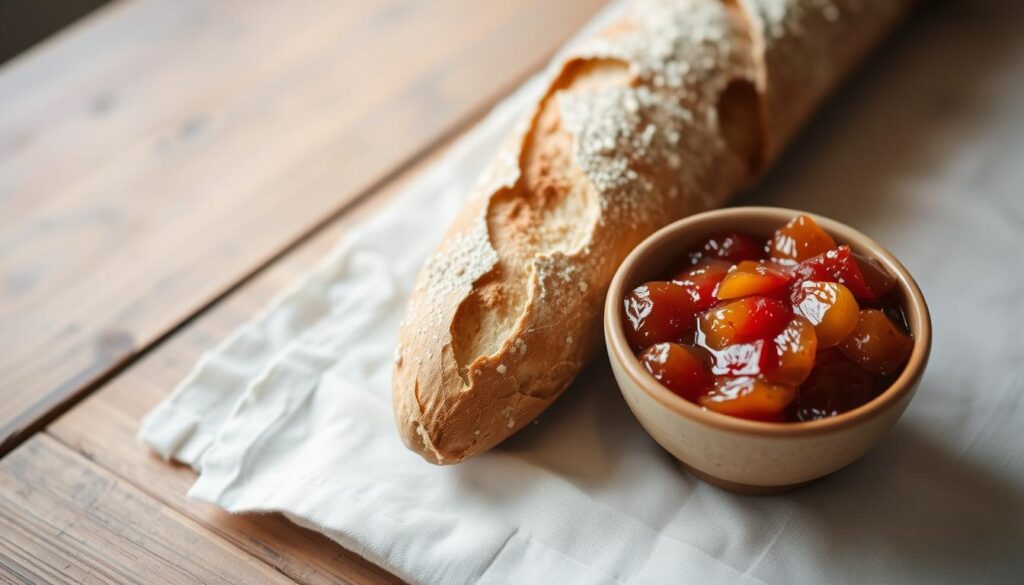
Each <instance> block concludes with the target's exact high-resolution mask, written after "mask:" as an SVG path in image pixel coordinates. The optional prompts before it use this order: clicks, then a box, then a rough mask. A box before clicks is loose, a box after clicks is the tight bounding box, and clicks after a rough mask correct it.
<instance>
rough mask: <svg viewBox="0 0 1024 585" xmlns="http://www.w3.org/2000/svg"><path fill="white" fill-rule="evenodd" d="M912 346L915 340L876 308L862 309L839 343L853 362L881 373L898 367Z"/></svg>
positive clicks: (890, 372) (872, 371)
mask: <svg viewBox="0 0 1024 585" xmlns="http://www.w3.org/2000/svg"><path fill="white" fill-rule="evenodd" d="M913 348H914V340H913V339H912V338H911V337H910V336H908V335H906V334H905V333H903V332H902V331H900V330H899V328H898V327H896V325H894V324H893V322H892V321H890V320H889V318H888V317H886V316H885V313H883V312H882V311H879V310H877V309H864V310H863V311H861V312H860V314H859V315H858V317H857V324H856V326H855V327H854V328H853V331H852V332H851V333H850V335H849V336H848V337H847V338H846V339H845V340H843V342H842V343H841V344H839V350H840V351H842V352H843V353H844V354H846V356H847V357H849V358H850V359H851V360H853V362H855V363H856V364H857V365H859V366H860V367H862V368H864V369H865V370H868V371H869V372H871V373H873V374H878V375H880V376H888V375H889V374H892V373H894V372H896V371H897V370H899V369H900V368H901V367H902V366H903V364H905V363H906V361H907V358H908V357H910V351H911V350H912V349H913Z"/></svg>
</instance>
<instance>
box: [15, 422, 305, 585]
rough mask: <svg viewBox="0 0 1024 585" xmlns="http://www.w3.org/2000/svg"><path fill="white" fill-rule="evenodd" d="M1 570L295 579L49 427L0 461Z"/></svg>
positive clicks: (65, 578) (100, 579)
mask: <svg viewBox="0 0 1024 585" xmlns="http://www.w3.org/2000/svg"><path fill="white" fill-rule="evenodd" d="M0 526H3V530H0V576H2V577H0V578H2V579H4V580H7V581H10V582H13V583H86V582H88V583H115V584H122V583H141V584H146V585H155V584H170V583H210V584H214V583H221V584H224V585H235V584H238V583H291V582H292V581H291V580H290V579H288V578H287V577H285V576H284V575H282V574H280V573H278V572H277V571H275V570H274V569H272V568H271V567H269V566H268V565H266V564H264V563H263V562H261V561H259V560H257V559H255V558H253V557H251V556H249V555H247V554H245V553H243V552H242V551H240V550H238V549H237V548H235V547H233V546H232V545H230V544H228V543H227V542H225V541H223V540H222V539H220V538H217V537H216V536H214V535H213V534H211V533H209V532H208V531H206V530H205V529H203V528H201V527H200V526H198V525H197V524H196V523H195V522H193V521H191V520H188V519H186V518H185V517H183V516H182V515H181V514H178V513H177V512H175V511H173V510H171V509H169V508H167V507H166V506H163V505H161V504H160V503H158V502H157V501H155V500H154V499H152V498H151V497H149V496H147V495H145V494H143V493H142V492H140V491H139V490H137V489H136V488H134V487H132V486H130V485H128V484H126V483H125V482H124V481H123V480H120V479H118V478H117V477H115V476H114V475H112V474H110V473H109V472H107V471H104V470H102V469H100V468H99V467H98V466H96V465H95V464H92V463H90V462H89V461H88V460H86V459H85V458H83V457H81V456H80V455H78V454H77V453H74V452H73V451H71V450H69V449H68V448H67V447H64V446H63V445H60V444H59V443H57V442H56V441H54V440H53V439H51V438H49V437H47V436H46V435H37V436H36V437H34V438H33V439H32V440H30V441H28V442H26V443H25V444H24V445H22V446H21V447H20V448H18V449H17V450H15V451H13V452H12V453H11V454H10V455H9V456H7V457H5V458H4V459H3V460H2V461H0Z"/></svg>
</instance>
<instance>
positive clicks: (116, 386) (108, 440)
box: [47, 148, 446, 584]
mask: <svg viewBox="0 0 1024 585" xmlns="http://www.w3.org/2000/svg"><path fill="white" fill-rule="evenodd" d="M445 150H446V148H438V149H436V150H435V151H434V152H433V153H432V154H431V155H430V156H429V157H428V158H427V159H425V160H423V161H421V162H420V163H418V164H417V165H416V166H414V167H413V168H412V169H410V170H409V171H407V172H406V173H404V174H403V175H402V176H400V177H399V178H397V179H396V180H394V181H392V182H391V183H389V185H388V186H387V187H386V188H383V189H381V190H379V191H377V192H375V193H374V195H373V196H372V197H370V198H368V199H367V200H364V201H362V202H360V203H359V204H358V205H356V206H355V207H354V208H353V209H351V210H350V211H349V212H348V213H346V214H345V215H344V216H343V217H342V218H339V219H337V220H335V221H333V222H331V223H330V224H328V225H327V226H326V227H325V228H324V229H323V230H321V231H319V232H318V233H317V234H316V235H315V236H314V237H312V238H310V239H309V240H308V241H306V242H303V244H302V245H300V246H298V247H296V248H295V249H294V250H292V251H291V252H289V253H288V254H287V255H286V256H284V257H283V258H281V259H280V260H279V261H277V262H275V263H274V264H272V265H271V266H269V267H268V268H267V269H266V270H264V271H262V272H260V273H259V274H257V275H256V276H255V277H254V278H252V279H251V280H249V281H248V282H246V283H245V284H244V286H242V287H240V288H239V289H238V290H236V291H235V292H234V293H233V294H231V295H230V296H228V297H227V298H225V299H224V300H223V301H221V302H219V303H217V304H216V305H214V306H213V307H211V308H210V309H209V310H207V311H205V312H204V313H203V314H202V315H200V316H199V317H198V318H196V319H195V320H194V321H193V322H191V323H189V324H188V325H187V326H186V327H184V328H182V329H181V330H180V331H178V332H177V333H176V334H175V335H174V336H173V337H172V338H171V339H169V340H167V341H166V342H164V343H162V344H160V345H159V346H158V347H156V348H154V349H153V350H152V351H150V352H149V353H147V354H146V355H145V356H143V357H142V358H141V359H140V360H139V361H138V362H136V363H135V364H133V365H132V366H131V367H129V368H128V369H126V370H125V371H124V372H122V373H121V374H119V375H118V376H117V377H116V378H114V379H113V380H111V381H110V382H109V383H107V384H106V385H105V386H104V387H103V388H102V389H100V390H99V391H97V392H96V393H94V394H93V395H92V396H90V397H88V398H86V399H85V400H83V401H82V402H81V403H79V404H78V405H76V406H75V407H74V408H72V409H70V410H69V411H68V412H66V413H65V414H64V415H62V416H61V417H60V418H58V419H57V420H56V421H54V422H53V423H52V424H51V425H50V426H49V427H48V428H47V432H48V433H49V434H50V435H52V436H53V437H55V438H57V439H58V440H59V441H61V442H62V443H64V444H66V445H68V446H69V447H71V448H73V449H75V450H76V451H78V452H80V453H81V454H83V455H84V456H85V457H87V458H89V459H90V460H91V461H94V462H95V463H97V464H98V465H100V466H102V467H104V468H106V469H108V470H110V471H111V472H113V473H114V474H116V475H117V476H118V477H122V478H125V479H126V480H127V481H128V482H130V483H132V484H134V485H136V486H139V488H140V489H142V490H143V491H145V492H146V493H148V494H150V495H152V496H153V497H155V498H157V499H158V500H160V501H161V502H164V503H165V504H166V505H168V506H170V507H172V508H174V509H175V510H178V511H179V512H181V513H182V514H184V515H186V516H188V517H189V518H191V519H193V520H195V521H196V522H198V523H200V524H201V525H203V526H204V527H206V528H208V529H209V530H210V531H212V532H214V533H216V534H218V535H219V536H221V537H223V538H224V539H226V540H227V541H229V542H232V543H233V544H235V545H236V546H238V547H239V548H241V549H243V550H245V551H247V552H248V553H250V554H252V555H253V556H255V557H258V558H260V559H262V560H263V561H264V562H266V563H268V564H270V565H272V566H274V567H275V568H277V569H278V570H280V571H281V572H282V573H284V574H285V575H288V576H289V577H291V578H292V579H294V580H296V581H298V582H300V583H314V584H321V583H323V584H326V583H336V582H338V581H344V582H351V583H366V584H377V583H395V582H398V581H397V579H395V577H393V576H391V575H389V574H387V573H386V572H384V571H383V570H381V569H379V568H378V567H375V566H373V565H372V564H370V563H369V562H367V561H366V560H364V559H362V558H360V557H359V556H357V555H355V554H354V553H351V552H349V551H347V550H345V549H343V548H342V547H341V546H339V545H338V544H336V543H334V542H332V541H330V540H329V539H327V538H326V537H324V536H322V535H320V534H317V533H314V532H312V531H309V530H305V529H303V528H300V527H298V526H296V525H294V524H291V523H290V522H289V521H287V520H286V519H285V518H284V517H282V516H279V515H276V514H271V515H245V516H232V515H229V514H226V513H224V512H223V511H221V510H220V509H219V508H216V507H215V506H212V505H208V504H203V503H201V502H195V501H192V500H188V499H186V498H185V493H186V492H187V491H188V488H189V487H190V486H191V485H192V483H193V482H194V481H195V473H194V472H193V471H192V470H191V469H189V468H187V467H185V466H181V465H172V464H169V463H167V462H164V461H162V460H160V459H159V458H158V457H156V456H154V455H153V454H152V453H151V452H149V451H148V450H147V449H146V448H145V446H143V445H141V444H140V443H139V442H138V441H137V440H136V438H135V435H136V433H137V432H138V428H139V421H140V419H141V418H142V416H143V415H144V414H145V413H146V412H148V411H149V410H150V409H151V408H153V407H154V406H155V405H156V404H157V403H158V402H159V401H160V400H162V399H163V398H164V397H166V396H167V394H168V393H169V392H170V391H171V389H172V388H173V386H174V385H175V384H177V383H178V382H179V381H180V380H181V379H182V378H183V377H184V376H185V374H186V373H187V372H188V371H189V370H190V369H191V368H192V367H193V366H194V364H195V362H196V360H197V359H198V358H199V356H200V355H201V354H202V352H204V351H207V350H209V349H211V348H212V347H213V346H214V345H215V344H217V343H218V342H219V341H220V340H221V339H223V338H224V337H226V336H227V335H228V334H229V333H230V332H231V331H232V330H233V329H234V328H236V327H237V326H238V325H240V324H241V323H243V322H244V321H246V320H247V319H249V318H251V317H252V315H253V314H254V313H255V312H256V311H258V310H259V309H260V308H262V307H263V305H264V304H265V303H266V302H268V301H269V300H270V299H271V298H272V297H273V296H274V295H276V294H277V293H279V292H280V290H281V289H283V288H284V287H286V286H288V285H289V284H290V283H291V282H293V281H294V280H295V279H296V278H299V277H301V276H302V275H303V274H305V273H307V272H308V271H309V270H311V269H312V268H313V267H314V266H315V265H316V263H317V262H318V261H319V260H320V259H321V258H322V257H323V256H324V255H325V254H326V253H327V252H328V251H329V250H330V248H331V247H332V246H333V245H335V243H336V242H337V241H338V239H339V238H340V237H342V236H343V235H344V233H345V232H346V230H347V229H348V227H349V226H351V225H353V224H354V223H356V222H358V221H360V220H361V219H363V218H364V217H366V216H367V215H368V214H370V213H372V212H373V211H374V210H376V209H377V208H378V207H379V206H381V205H384V204H385V203H386V202H387V201H389V200H390V199H391V197H393V195H394V194H395V192H396V191H397V190H399V189H401V188H402V187H403V186H404V185H406V184H408V182H409V181H411V180H413V179H415V177H416V176H417V175H418V174H419V173H420V172H422V170H423V169H425V168H427V167H428V166H429V165H431V164H433V163H434V162H435V161H436V160H437V159H438V158H440V157H441V156H443V154H444V152H445Z"/></svg>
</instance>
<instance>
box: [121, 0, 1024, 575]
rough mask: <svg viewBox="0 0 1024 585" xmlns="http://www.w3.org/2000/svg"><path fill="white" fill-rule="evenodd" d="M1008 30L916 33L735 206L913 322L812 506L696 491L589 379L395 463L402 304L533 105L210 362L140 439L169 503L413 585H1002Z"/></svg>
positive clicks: (1021, 410) (1007, 464)
mask: <svg viewBox="0 0 1024 585" xmlns="http://www.w3.org/2000/svg"><path fill="white" fill-rule="evenodd" d="M1022 4H1024V3H1014V2H1003V3H1002V4H1000V3H999V2H997V1H987V2H967V1H963V2H959V3H952V2H951V3H945V4H943V5H940V6H933V7H929V8H928V9H926V10H925V11H924V13H923V14H921V15H919V16H918V17H917V18H916V19H915V20H914V21H913V22H912V23H911V24H910V25H909V26H908V27H907V28H906V29H905V30H903V31H902V33H901V35H900V37H899V38H898V39H895V40H894V41H891V42H890V43H889V44H888V45H887V46H886V47H885V48H884V51H883V52H882V53H881V55H880V56H878V57H876V58H875V59H874V61H873V63H872V64H871V65H870V66H869V67H868V70H867V72H866V73H865V74H862V75H860V78H859V79H858V80H857V81H856V82H855V83H854V84H853V85H852V86H850V87H848V88H847V89H846V91H845V93H844V95H843V96H842V97H841V98H840V99H839V100H838V101H837V102H835V103H833V104H832V105H830V106H829V108H828V109H827V111H826V112H825V113H824V115H823V116H821V117H819V119H818V120H817V121H816V122H815V123H814V124H813V125H812V127H811V130H810V131H809V132H808V134H807V135H805V136H804V137H802V139H801V140H800V142H799V143H798V144H797V145H796V150H795V152H793V153H791V154H790V155H788V156H787V157H786V159H785V160H784V161H782V163H781V165H780V167H779V168H778V169H777V170H776V171H775V172H774V173H773V174H772V175H771V176H770V177H769V179H768V180H767V181H766V182H765V183H764V184H762V185H761V186H760V187H758V188H757V189H756V190H755V191H754V192H753V193H751V194H749V195H747V196H744V197H743V198H741V199H742V203H757V204H767V205H781V206H788V207H794V208H799V209H807V210H810V211H814V212H817V213H822V214H824V215H828V216H831V217H834V218H837V219H839V220H841V221H844V222H847V223H849V224H852V225H854V226H855V227H857V228H859V229H861V230H862V231H864V232H866V233H867V234H870V235H872V236H874V237H875V238H877V239H878V240H879V241H880V242H882V243H883V244H885V245H887V246H888V247H889V248H890V249H891V250H892V251H893V252H894V253H895V254H896V255H897V256H898V257H900V258H901V259H902V260H903V261H904V263H905V264H906V265H907V267H908V268H909V269H910V270H911V272H912V273H913V274H915V275H916V277H917V279H918V281H919V284H920V285H921V288H922V289H923V291H924V293H925V295H926V297H927V298H928V301H929V303H930V306H931V309H932V313H933V319H934V328H935V342H934V352H933V354H932V359H931V363H930V365H929V367H928V371H927V374H926V376H925V378H924V381H923V383H922V385H921V388H920V390H919V393H918V395H917V397H916V398H915V399H914V401H913V403H912V404H911V405H910V408H909V409H908V411H907V413H906V415H905V416H904V417H903V419H902V420H901V421H900V422H899V423H898V424H897V426H896V428H895V429H894V431H893V432H892V433H891V434H890V435H889V436H888V437H887V438H886V439H885V440H884V441H883V443H882V444H880V445H879V446H878V447H877V448H876V449H874V450H873V451H872V452H871V453H869V454H868V455H867V456H865V457H864V458H863V459H862V460H861V461H859V462H857V463H856V464H854V465H852V466H851V467H849V468H847V469H845V470H843V471H841V472H839V473H836V474H835V475H833V476H831V477H829V478H827V479H824V480H822V481H819V482H817V483H815V484H812V485H811V486H809V487H807V488H805V489H802V490H799V491H796V492H793V493H790V494H785V495H781V496H772V497H764V498H751V497H741V496H736V495H732V494H729V493H725V492H722V491H719V490H717V489H715V488H713V487H710V486H708V485H706V484H704V483H702V482H700V481H698V480H696V479H695V478H693V477H692V476H690V475H687V474H686V473H684V472H683V471H681V469H680V468H679V467H678V466H677V465H676V464H675V463H674V461H673V460H672V459H671V458H670V457H669V456H668V455H667V454H666V453H664V452H663V451H662V450H661V449H660V448H659V447H658V446H657V445H656V444H655V443H654V442H653V441H652V440H651V439H650V438H649V437H648V435H646V434H645V433H644V431H643V430H642V429H641V428H640V426H639V425H638V424H637V422H636V421H635V419H634V418H633V416H632V414H631V413H630V412H629V411H628V409H627V407H626V405H625V403H624V402H623V400H622V398H621V396H620V395H619V393H618V390H617V388H616V386H615V384H614V381H613V380H612V378H611V375H610V372H609V370H608V368H607V365H606V360H605V358H604V357H603V356H602V357H601V358H599V359H598V360H596V363H595V364H594V365H593V366H592V367H590V368H589V369H588V370H587V371H585V372H584V373H583V374H582V375H581V376H580V378H579V379H578V381H577V382H576V383H575V384H574V385H573V387H572V388H570V389H569V390H568V391H567V393H566V394H565V395H564V396H563V397H562V398H561V399H560V400H559V401H558V402H557V403H556V404H555V406H553V407H552V408H551V409H550V410H549V411H548V412H546V413H545V414H544V415H543V416H542V417H541V418H540V419H539V420H538V422H537V424H535V425H531V426H529V427H528V428H527V429H525V430H523V431H522V432H520V433H519V434H518V435H516V436H515V437H513V438H512V439H510V440H509V441H507V442H506V443H505V444H503V445H501V446H500V447H498V448H497V449H495V450H493V451H492V452H489V453H487V454H484V455H482V456H479V457H477V458H475V459H473V460H470V461H468V462H466V463H463V464H460V465H457V466H452V467H434V466H432V465H429V464H427V463H425V462H424V461H422V460H421V459H420V458H419V457H418V456H417V455H414V454H413V453H411V452H409V451H407V450H406V449H405V448H404V447H403V446H402V444H401V442H400V440H399V438H398V435H397V433H396V430H395V426H394V422H393V420H392V414H391V404H390V388H389V382H390V380H389V378H390V367H391V360H392V352H393V347H394V342H395V335H396V328H397V323H398V320H399V319H400V317H401V313H402V309H403V305H404V300H405V297H406V295H407V294H408V292H409V289H410V287H411V284H412V282H413V278H414V276H415V274H416V272H417V270H418V269H419V267H420V265H421V263H422V262H423V260H424V259H425V257H426V255H427V254H429V253H430V252H431V250H432V249H433V248H434V246H435V244H436V242H437V241H438V240H439V238H440V235H441V233H442V231H443V230H444V229H445V227H446V226H447V224H448V221H449V219H450V218H451V217H452V216H453V214H454V213H455V211H456V210H457V209H458V208H459V206H460V204H461V200H462V198H463V197H464V196H465V194H466V193H467V191H468V188H469V186H470V184H471V183H472V182H473V181H474V180H475V179H476V176H477V175H478V173H479V172H480V170H481V169H482V167H483V166H484V165H485V164H486V163H487V161H488V160H489V159H490V158H491V155H492V153H493V152H494V150H495V149H496V147H497V144H498V142H499V140H500V139H501V137H502V136H503V135H504V134H505V132H506V131H507V130H508V129H509V127H510V125H511V124H512V123H513V122H514V120H515V119H516V118H517V116H518V114H519V113H520V111H521V110H522V109H523V108H524V107H525V104H527V103H529V102H530V101H531V100H532V99H534V97H535V96H536V94H537V93H538V92H539V91H540V88H541V82H540V81H539V80H534V81H531V82H530V83H528V84H527V85H526V86H525V87H524V88H522V89H521V90H520V91H519V92H517V93H516V94H515V95H513V96H512V97H510V98H509V99H508V100H506V102H505V103H503V104H502V105H500V106H499V107H498V108H497V109H496V110H495V111H494V112H493V113H492V114H491V115H490V116H489V117H488V118H487V119H486V120H485V121H484V122H483V123H482V124H480V126H479V127H478V128H477V129H475V130H474V131H473V132H471V133H470V134H469V135H468V136H467V137H466V138H465V139H464V140H463V141H462V142H461V143H460V144H459V145H458V146H457V147H456V148H454V150H453V151H452V152H451V153H450V154H449V155H448V156H446V157H445V159H444V160H443V161H441V162H440V163H439V164H437V165H436V166H435V167H434V168H433V169H432V170H430V171H429V172H427V173H426V174H425V176H423V177H422V178H421V179H420V180H419V181H418V182H416V183H415V184H413V185H411V186H409V187H408V188H407V189H406V190H405V191H404V193H403V194H401V195H400V196H398V197H397V199H396V200H395V201H394V202H393V203H392V204H390V205H389V206H388V207H387V208H386V209H384V210H383V211H381V212H380V213H378V214H377V215H376V216H375V217H373V218H372V219H369V220H368V221H366V222H365V223H363V224H362V225H360V226H358V227H356V228H354V229H352V230H351V232H350V233H349V234H348V235H347V236H346V237H345V238H344V240H343V241H342V242H341V244H340V245H339V246H338V248H337V249H336V250H335V252H334V253H333V254H331V256H330V257H329V258H328V259H327V260H326V261H325V262H324V263H323V265H322V266H321V267H320V268H319V269H317V270H316V271H315V272H313V273H312V274H311V275H310V276H309V277H308V278H307V279H305V280H304V281H303V282H300V283H298V285H297V286H296V287H295V288H293V289H292V290H290V291H288V292H286V293H285V294H283V295H282V296H280V297H279V298H278V299H277V300H275V301H274V302H273V303H271V304H270V306H269V307H268V308H267V309H266V310H264V311H263V312H262V313H260V314H259V315H257V316H255V317H254V318H253V319H252V321H250V322H249V323H246V324H245V325H243V326H242V327H241V328H239V330H238V331H236V332H235V333H234V334H233V335H232V336H231V337H230V338H229V339H227V340H226V341H225V342H224V343H223V344H221V345H220V346H219V347H217V348H216V349H215V350H213V351H211V352H210V353H209V354H207V355H206V356H205V357H204V358H203V359H202V360H201V361H200V363H199V364H198V365H197V366H196V368H195V370H194V371H193V372H192V373H191V375H189V376H188V378H187V379H186V380H184V381H183V382H182V384H181V385H180V386H179V387H178V388H177V389H176V390H175V392H174V393H173V395H172V396H170V397H169V398H168V399H167V400H166V401H165V402H164V403H163V404H161V405H160V406H159V407H157V408H156V409H155V410H154V411H153V412H151V413H150V414H149V415H148V416H147V417H146V419H145V421H144V423H143V427H142V430H141V437H142V439H143V440H144V441H145V442H146V443H148V444H149V445H150V446H151V447H152V448H153V449H155V450H156V451H157V452H159V453H160V454H162V455H163V456H164V457H167V458H173V459H177V460H180V461H183V462H185V463H187V464H189V465H191V466H193V467H194V468H195V469H196V470H197V471H199V473H200V476H199V479H198V481H197V483H196V484H195V486H194V487H193V488H192V490H191V492H190V495H191V496H193V497H195V498H199V499H202V500H206V501H209V502H213V503H215V504H217V505H219V506H221V507H223V508H225V509H227V510H229V511H232V512H245V511H278V512H283V513H284V514H286V515H287V516H288V517H290V518H291V519H293V520H294V521H295V522H298V523H300V524H302V525H305V526H308V527H311V528H313V529H315V530H318V531H320V532H323V533H325V534H327V535H328V536H329V537H331V538H333V539H335V540H337V541H338V542H340V543H341V544H342V545H344V546H346V547H348V548H350V549H353V550H355V551H356V552H358V553H360V554H362V555H364V556H366V557H367V558H368V559H370V560H371V561H373V562H375V563H378V564H380V565H381V566H383V567H385V568H387V569H388V570H390V571H392V572H394V573H395V574H397V575H398V576H400V577H402V578H403V579H406V580H408V581H410V582H414V583H444V584H457V583H559V584H562V585H569V584H575V583H630V584H634V583H690V582H694V583H696V582H700V583H882V582H892V583H896V582H915V583H939V582H959V583H983V582H993V583H998V582H1002V583H1008V582H1013V581H1016V582H1019V580H1020V579H1021V578H1022V575H1024V448H1022V445H1024V416H1022V415H1024V398H1022V394H1024V302H1022V301H1021V299H1022V295H1024V261H1022V258H1021V253H1022V250H1024V31H1022V30H1021V23H1022V22H1024V9H1022ZM614 9H616V8H612V10H614ZM607 17H608V15H607V14H605V15H604V17H603V18H607Z"/></svg>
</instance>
